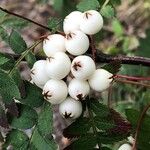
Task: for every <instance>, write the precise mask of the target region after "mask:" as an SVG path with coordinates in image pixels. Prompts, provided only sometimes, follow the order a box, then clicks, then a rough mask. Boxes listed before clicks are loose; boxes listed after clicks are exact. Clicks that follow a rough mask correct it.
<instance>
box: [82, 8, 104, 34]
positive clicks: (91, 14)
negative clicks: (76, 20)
mask: <svg viewBox="0 0 150 150" xmlns="http://www.w3.org/2000/svg"><path fill="white" fill-rule="evenodd" d="M102 27H103V18H102V16H101V14H100V13H99V12H98V11H96V10H89V11H86V12H84V13H83V14H82V18H81V21H80V30H81V31H82V32H84V33H85V34H88V35H93V34H96V33H98V32H99V31H100V30H101V28H102Z"/></svg>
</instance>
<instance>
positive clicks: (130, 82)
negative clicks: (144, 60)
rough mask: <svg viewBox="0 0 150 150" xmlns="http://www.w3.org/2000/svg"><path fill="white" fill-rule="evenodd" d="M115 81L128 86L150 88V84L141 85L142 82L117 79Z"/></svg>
mask: <svg viewBox="0 0 150 150" xmlns="http://www.w3.org/2000/svg"><path fill="white" fill-rule="evenodd" d="M114 81H116V82H120V83H127V84H133V85H138V86H144V87H147V88H150V84H145V83H141V82H135V81H129V80H121V79H115V80H114Z"/></svg>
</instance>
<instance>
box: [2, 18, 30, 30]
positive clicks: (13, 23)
mask: <svg viewBox="0 0 150 150" xmlns="http://www.w3.org/2000/svg"><path fill="white" fill-rule="evenodd" d="M2 25H3V26H5V27H6V28H8V27H9V28H10V27H11V28H13V29H14V28H15V29H22V28H24V27H26V26H27V25H28V22H27V21H25V20H22V19H18V18H17V17H10V16H9V17H7V19H4V20H3V21H2Z"/></svg>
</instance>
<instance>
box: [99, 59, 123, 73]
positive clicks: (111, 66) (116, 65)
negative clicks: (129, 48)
mask: <svg viewBox="0 0 150 150" xmlns="http://www.w3.org/2000/svg"><path fill="white" fill-rule="evenodd" d="M101 68H102V69H105V70H107V71H109V72H110V73H112V74H117V73H118V72H119V71H120V68H121V62H120V61H112V62H110V63H108V64H106V65H104V66H102V67H101Z"/></svg>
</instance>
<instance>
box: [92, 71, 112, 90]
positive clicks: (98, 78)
mask: <svg viewBox="0 0 150 150" xmlns="http://www.w3.org/2000/svg"><path fill="white" fill-rule="evenodd" d="M112 76H113V74H111V73H110V72H108V71H107V70H105V69H97V70H96V71H95V72H94V74H93V75H92V76H91V77H90V79H89V84H90V87H91V88H92V89H93V90H95V91H97V92H103V91H104V90H106V89H108V88H109V86H110V84H111V82H112V80H113V79H112Z"/></svg>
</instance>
